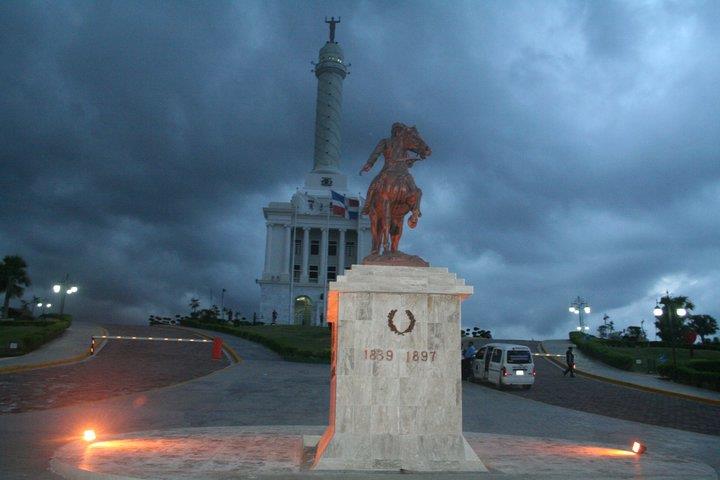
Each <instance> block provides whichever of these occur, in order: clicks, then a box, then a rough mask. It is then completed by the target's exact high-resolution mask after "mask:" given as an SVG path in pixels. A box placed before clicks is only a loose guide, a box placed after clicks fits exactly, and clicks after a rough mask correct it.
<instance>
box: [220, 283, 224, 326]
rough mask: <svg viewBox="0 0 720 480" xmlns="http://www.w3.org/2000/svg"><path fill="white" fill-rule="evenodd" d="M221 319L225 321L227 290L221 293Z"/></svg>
mask: <svg viewBox="0 0 720 480" xmlns="http://www.w3.org/2000/svg"><path fill="white" fill-rule="evenodd" d="M220 318H222V319H223V320H225V289H224V288H223V289H222V292H220Z"/></svg>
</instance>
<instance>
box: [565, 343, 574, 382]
mask: <svg viewBox="0 0 720 480" xmlns="http://www.w3.org/2000/svg"><path fill="white" fill-rule="evenodd" d="M565 363H567V368H566V369H565V370H564V371H563V377H564V376H565V375H567V374H568V372H570V376H571V377H573V378H574V377H575V354H574V353H573V347H568V349H567V352H565Z"/></svg>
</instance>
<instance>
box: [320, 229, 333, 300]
mask: <svg viewBox="0 0 720 480" xmlns="http://www.w3.org/2000/svg"><path fill="white" fill-rule="evenodd" d="M329 233H330V231H329V229H328V228H327V227H322V240H321V241H320V272H319V273H320V275H319V277H318V280H319V281H320V285H323V286H324V285H325V280H326V279H327V264H328V262H327V254H328V236H329Z"/></svg>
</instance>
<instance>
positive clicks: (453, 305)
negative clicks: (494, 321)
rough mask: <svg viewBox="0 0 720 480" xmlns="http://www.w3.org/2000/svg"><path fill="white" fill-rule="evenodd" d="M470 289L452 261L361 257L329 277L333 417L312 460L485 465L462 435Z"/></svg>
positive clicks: (365, 466) (369, 466)
mask: <svg viewBox="0 0 720 480" xmlns="http://www.w3.org/2000/svg"><path fill="white" fill-rule="evenodd" d="M471 294H472V287H471V286H467V285H465V282H464V280H461V279H457V278H456V276H455V275H454V274H451V273H448V271H447V269H445V268H432V267H425V268H423V267H394V266H393V267H389V266H379V265H353V267H352V269H351V270H349V271H347V272H346V274H345V275H343V276H341V277H338V280H337V281H336V282H332V283H330V285H329V294H328V312H327V319H328V322H329V323H331V324H332V353H333V355H332V370H331V376H332V377H331V388H330V395H331V397H330V421H329V426H328V428H327V430H326V431H325V434H324V435H323V437H322V439H321V440H320V442H319V443H318V445H317V453H316V456H315V463H314V468H316V469H326V470H398V469H401V468H402V469H405V470H411V471H438V470H443V471H487V470H486V469H485V467H484V465H483V464H482V462H481V461H480V460H479V459H478V457H477V456H476V455H475V453H474V452H473V451H472V449H471V448H470V446H469V445H468V443H467V442H466V441H465V438H464V437H463V434H462V384H461V379H460V302H461V301H462V300H463V299H464V298H466V297H468V296H469V295H471Z"/></svg>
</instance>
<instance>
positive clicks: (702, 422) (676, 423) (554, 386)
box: [489, 342, 720, 435]
mask: <svg viewBox="0 0 720 480" xmlns="http://www.w3.org/2000/svg"><path fill="white" fill-rule="evenodd" d="M518 343H520V342H518ZM523 343H526V344H527V345H529V346H531V347H533V348H534V351H538V350H537V343H536V342H535V343H533V342H523ZM535 366H536V369H537V376H536V377H535V385H534V386H533V387H532V389H530V390H518V389H515V388H512V389H509V390H507V391H508V392H509V393H512V394H514V395H518V396H520V397H524V398H529V399H532V400H537V401H540V402H544V403H548V404H551V405H557V406H560V407H566V408H572V409H575V410H580V411H583V412H590V413H596V414H599V415H605V416H609V417H615V418H620V419H623V420H632V421H635V422H642V423H648V424H650V425H659V426H662V427H671V428H678V429H681V430H688V431H691V432H698V433H706V434H709V435H720V407H718V406H713V405H708V404H705V403H700V402H695V401H692V400H686V399H682V398H677V397H672V396H669V395H662V394H657V393H650V392H645V391H642V390H637V389H634V388H628V387H623V386H619V385H615V384H611V383H608V382H602V381H598V380H593V379H590V378H586V377H581V376H576V377H575V378H571V377H569V376H568V377H563V375H562V370H560V369H559V368H558V367H557V366H555V365H554V364H553V363H551V362H550V361H549V360H546V359H544V358H539V357H536V359H535ZM489 388H492V387H489Z"/></svg>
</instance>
